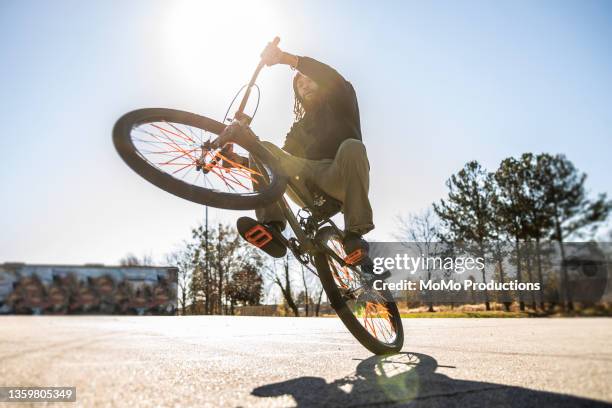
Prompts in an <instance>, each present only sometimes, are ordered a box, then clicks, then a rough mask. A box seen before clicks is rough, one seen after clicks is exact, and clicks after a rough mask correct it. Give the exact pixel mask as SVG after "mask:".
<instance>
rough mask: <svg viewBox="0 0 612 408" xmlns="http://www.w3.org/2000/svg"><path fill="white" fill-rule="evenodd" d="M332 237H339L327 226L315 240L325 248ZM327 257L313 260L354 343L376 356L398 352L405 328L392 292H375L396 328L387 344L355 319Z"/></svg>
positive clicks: (316, 255) (322, 256) (323, 256)
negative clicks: (392, 338)
mask: <svg viewBox="0 0 612 408" xmlns="http://www.w3.org/2000/svg"><path fill="white" fill-rule="evenodd" d="M332 236H335V237H336V238H340V236H339V235H338V234H337V232H336V231H335V229H334V228H332V227H329V226H326V227H323V228H321V229H320V230H319V231H318V232H317V235H316V239H317V241H318V242H320V243H323V244H324V245H325V243H326V242H327V241H328V240H329V239H330V237H332ZM329 258H330V256H329V255H327V254H325V253H324V252H322V251H320V252H318V253H317V254H315V256H314V261H315V266H316V269H317V272H318V274H319V278H320V280H321V284H322V285H323V289H324V290H325V293H326V294H327V297H328V299H329V302H330V304H331V306H332V308H333V309H334V310H335V311H336V314H337V315H338V317H339V318H340V320H341V321H342V323H344V325H345V326H346V328H347V329H348V330H349V332H351V334H352V335H353V336H354V337H355V338H356V339H357V341H359V343H361V344H362V345H363V346H364V347H365V348H367V349H368V350H370V351H371V352H372V353H374V354H378V355H384V354H393V353H398V352H399V351H400V350H401V348H402V346H403V344H404V329H403V325H402V321H401V316H400V313H399V310H398V308H397V304H396V303H395V301H394V300H393V297H392V295H391V292H389V291H388V290H384V291H377V292H378V293H380V294H382V296H383V297H384V299H385V302H386V304H385V306H386V308H387V310H388V311H389V312H390V315H391V319H390V323H391V324H392V326H393V327H394V328H395V333H396V338H395V340H394V341H393V342H392V343H391V344H388V343H385V342H382V341H381V340H379V339H378V338H376V337H374V336H373V335H372V334H370V332H368V330H367V329H366V327H365V326H364V325H362V324H361V323H360V322H359V320H358V317H357V316H355V314H354V313H353V312H352V311H351V310H350V308H349V307H348V305H347V303H346V301H345V300H344V298H343V296H342V293H341V292H340V289H339V288H338V285H337V283H336V279H335V278H334V277H333V274H332V270H331V267H330V264H329Z"/></svg>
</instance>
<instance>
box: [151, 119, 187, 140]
mask: <svg viewBox="0 0 612 408" xmlns="http://www.w3.org/2000/svg"><path fill="white" fill-rule="evenodd" d="M164 123H168V122H164ZM151 126H153V127H154V128H157V129H159V130H161V131H162V132H165V133H170V134H171V135H174V136H177V137H179V138H181V139H183V140H184V141H186V142H191V143H195V142H194V141H193V140H191V138H189V139H186V138H184V137H183V136H181V135H179V134H178V133H174V132H173V131H171V130H168V129H164V128H163V127H161V126H158V125H156V124H154V123H151Z"/></svg>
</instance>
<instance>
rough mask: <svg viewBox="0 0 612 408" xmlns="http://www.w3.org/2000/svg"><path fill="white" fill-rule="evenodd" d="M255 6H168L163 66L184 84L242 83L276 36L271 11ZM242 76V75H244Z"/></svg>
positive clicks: (238, 0) (239, 0)
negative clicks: (234, 80) (210, 81)
mask: <svg viewBox="0 0 612 408" xmlns="http://www.w3.org/2000/svg"><path fill="white" fill-rule="evenodd" d="M270 4H273V3H266V2H259V1H243V0H229V1H177V2H168V3H167V5H166V10H165V13H164V15H163V19H164V21H163V25H162V27H163V30H162V32H161V33H160V34H161V38H160V40H161V41H160V43H161V44H162V46H163V55H164V59H165V62H164V63H165V64H168V68H170V69H172V71H173V72H175V73H176V74H177V75H182V76H184V77H185V78H186V79H188V80H197V79H199V80H202V76H204V75H205V76H209V77H210V78H215V79H216V80H223V79H227V78H236V77H237V76H239V75H242V77H246V78H248V76H249V71H252V69H253V68H252V67H251V66H248V65H247V64H246V63H245V62H246V61H253V62H254V63H256V61H257V59H258V58H259V53H260V52H261V50H262V49H263V48H264V47H265V45H266V43H268V42H269V41H271V40H272V39H273V38H274V37H275V36H276V35H278V34H279V33H278V32H277V31H278V25H279V24H278V22H279V21H282V20H280V19H278V18H276V17H277V14H278V13H277V10H275V9H274V8H273V7H270V6H269V5H270ZM245 75H246V76H245Z"/></svg>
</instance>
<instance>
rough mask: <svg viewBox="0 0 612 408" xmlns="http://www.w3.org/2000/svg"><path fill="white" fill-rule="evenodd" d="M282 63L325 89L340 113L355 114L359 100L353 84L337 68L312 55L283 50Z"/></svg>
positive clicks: (333, 106)
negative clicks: (301, 55)
mask: <svg viewBox="0 0 612 408" xmlns="http://www.w3.org/2000/svg"><path fill="white" fill-rule="evenodd" d="M280 63H281V64H286V65H290V66H291V67H293V68H295V69H297V70H298V71H299V72H300V73H302V74H304V75H306V76H307V77H309V78H310V79H312V80H313V81H315V82H316V83H317V85H319V86H320V87H321V88H323V89H324V90H325V92H326V93H327V95H328V97H329V101H330V105H331V106H332V108H333V109H335V110H336V111H338V113H341V114H344V115H350V116H352V115H355V113H356V105H357V100H356V96H355V91H354V89H353V86H352V85H351V84H350V83H349V82H348V81H347V80H346V79H344V77H343V76H342V75H340V74H339V73H338V71H336V70H335V69H333V68H332V67H330V66H329V65H327V64H324V63H322V62H320V61H317V60H316V59H314V58H310V57H298V56H295V55H292V54H289V53H287V52H283V55H282V57H281V61H280Z"/></svg>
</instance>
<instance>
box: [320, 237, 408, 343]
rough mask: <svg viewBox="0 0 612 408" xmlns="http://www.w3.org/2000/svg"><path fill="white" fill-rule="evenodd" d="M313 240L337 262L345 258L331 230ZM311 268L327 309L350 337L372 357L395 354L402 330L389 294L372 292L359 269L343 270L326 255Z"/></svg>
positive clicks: (340, 238) (347, 268)
mask: <svg viewBox="0 0 612 408" xmlns="http://www.w3.org/2000/svg"><path fill="white" fill-rule="evenodd" d="M316 239H317V241H318V242H320V243H321V244H323V246H324V247H327V248H328V249H329V250H331V251H333V253H335V254H336V255H337V256H338V257H339V258H340V259H344V258H345V256H346V254H345V253H344V249H343V246H342V237H341V236H340V235H339V234H338V233H337V231H336V230H335V229H334V228H332V227H323V228H322V229H321V230H319V232H318V233H317V236H316ZM315 266H316V268H317V272H318V273H319V278H320V279H321V284H322V285H323V288H324V289H325V293H326V294H327V297H328V299H329V301H330V304H331V306H332V307H333V308H334V310H335V311H336V313H337V314H338V317H340V319H341V320H342V322H343V323H344V325H345V326H346V327H347V328H348V330H349V331H350V332H351V334H352V335H353V336H355V338H356V339H357V340H358V341H359V342H360V343H361V344H362V345H363V346H364V347H365V348H367V349H368V350H370V351H371V352H372V353H374V354H391V353H397V352H399V351H400V350H401V348H402V346H403V344H404V329H403V326H402V320H401V316H400V313H399V310H398V308H397V305H396V303H395V301H394V300H393V296H392V295H391V293H390V292H389V291H388V290H376V289H374V288H373V287H371V285H370V284H368V283H367V282H366V279H365V277H364V275H363V273H362V272H361V270H360V268H361V267H348V266H344V265H342V264H341V263H340V262H338V260H337V259H336V258H335V257H333V256H331V254H330V253H329V252H327V251H325V252H324V251H321V252H319V253H318V254H317V255H315Z"/></svg>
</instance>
